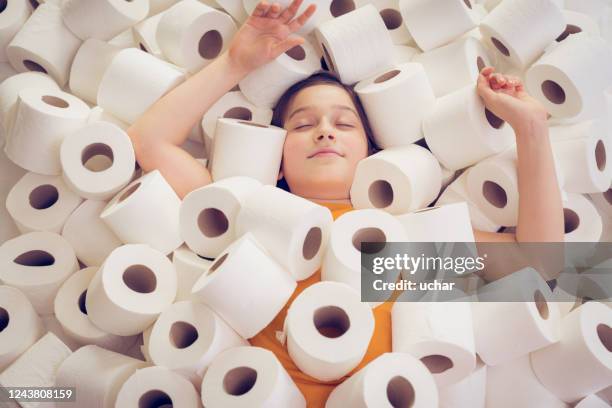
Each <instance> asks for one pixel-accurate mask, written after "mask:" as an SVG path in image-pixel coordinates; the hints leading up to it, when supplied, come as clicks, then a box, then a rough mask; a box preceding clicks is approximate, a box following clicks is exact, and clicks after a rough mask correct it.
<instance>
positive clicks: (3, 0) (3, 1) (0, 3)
mask: <svg viewBox="0 0 612 408" xmlns="http://www.w3.org/2000/svg"><path fill="white" fill-rule="evenodd" d="M7 5H8V0H0V13H2V12H3V11H4V10H6V6H7Z"/></svg>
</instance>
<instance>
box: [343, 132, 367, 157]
mask: <svg viewBox="0 0 612 408" xmlns="http://www.w3.org/2000/svg"><path fill="white" fill-rule="evenodd" d="M347 136H348V137H347V138H346V139H345V141H344V146H345V149H346V151H347V153H349V155H350V158H351V161H359V160H361V159H364V158H366V157H367V156H368V142H367V137H366V136H365V134H363V133H356V134H351V135H347Z"/></svg>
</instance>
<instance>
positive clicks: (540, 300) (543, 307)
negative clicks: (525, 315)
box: [533, 290, 549, 320]
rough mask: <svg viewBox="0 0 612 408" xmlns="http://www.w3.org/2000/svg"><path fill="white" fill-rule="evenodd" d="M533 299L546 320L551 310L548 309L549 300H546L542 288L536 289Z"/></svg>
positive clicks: (541, 315)
mask: <svg viewBox="0 0 612 408" xmlns="http://www.w3.org/2000/svg"><path fill="white" fill-rule="evenodd" d="M533 301H534V303H535V305H536V308H537V309H538V314H539V315H540V317H541V318H542V319H544V320H546V319H548V316H549V310H548V302H546V298H545V297H544V295H543V294H542V292H540V290H536V291H535V292H534V294H533Z"/></svg>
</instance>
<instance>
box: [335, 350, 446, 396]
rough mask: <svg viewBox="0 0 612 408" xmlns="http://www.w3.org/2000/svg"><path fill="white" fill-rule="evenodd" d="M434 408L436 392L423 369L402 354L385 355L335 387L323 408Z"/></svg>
mask: <svg viewBox="0 0 612 408" xmlns="http://www.w3.org/2000/svg"><path fill="white" fill-rule="evenodd" d="M346 406H350V407H382V406H396V407H402V406H406V407H408V406H410V407H414V408H425V407H437V406H438V390H437V389H436V384H435V383H434V381H433V379H432V377H431V374H429V372H428V371H427V368H425V366H424V365H423V364H421V363H420V362H419V361H417V360H416V359H415V358H414V357H412V356H410V355H408V354H404V353H385V354H382V355H381V356H379V357H378V358H376V359H375V360H373V361H372V362H370V363H369V364H368V365H367V366H365V367H364V368H362V369H361V370H359V371H358V372H357V373H355V374H354V375H352V376H351V377H349V379H347V380H346V381H344V382H343V383H342V384H340V385H339V386H337V387H336V388H335V389H334V391H332V393H331V394H330V396H329V399H328V400H327V403H326V404H325V407H326V408H342V407H346Z"/></svg>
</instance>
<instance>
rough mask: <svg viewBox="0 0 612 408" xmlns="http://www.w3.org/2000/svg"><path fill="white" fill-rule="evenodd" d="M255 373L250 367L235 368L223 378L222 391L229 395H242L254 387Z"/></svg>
mask: <svg viewBox="0 0 612 408" xmlns="http://www.w3.org/2000/svg"><path fill="white" fill-rule="evenodd" d="M256 382H257V371H255V370H254V369H252V368H251V367H236V368H232V369H231V370H229V371H228V372H227V373H226V374H225V376H224V377H223V389H224V390H225V392H226V393H228V394H229V395H234V396H239V395H244V394H246V393H247V392H249V391H251V389H252V388H253V387H254V386H255V383H256Z"/></svg>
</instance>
